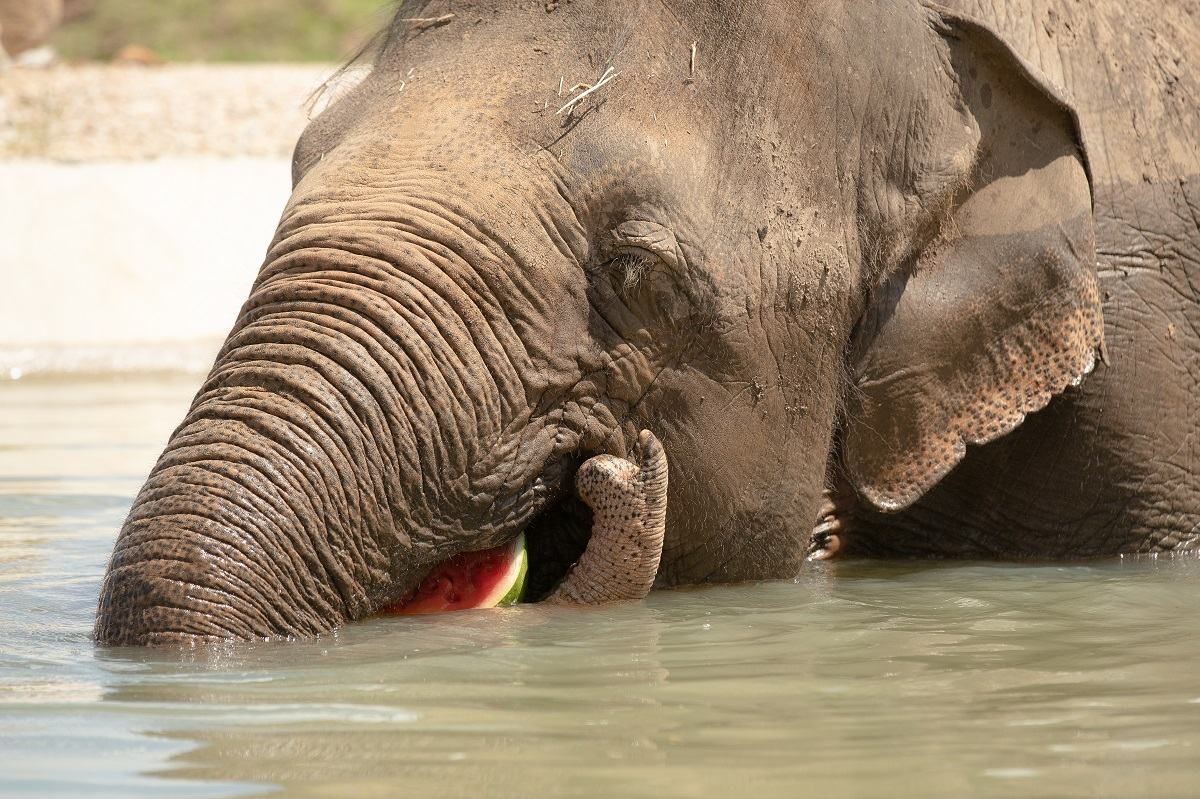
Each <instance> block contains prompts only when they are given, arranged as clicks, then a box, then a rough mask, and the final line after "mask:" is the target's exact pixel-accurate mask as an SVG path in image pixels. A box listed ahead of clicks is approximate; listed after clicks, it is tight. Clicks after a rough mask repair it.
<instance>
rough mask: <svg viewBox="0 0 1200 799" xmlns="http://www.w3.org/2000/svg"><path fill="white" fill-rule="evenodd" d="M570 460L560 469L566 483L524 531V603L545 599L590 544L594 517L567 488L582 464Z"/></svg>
mask: <svg viewBox="0 0 1200 799" xmlns="http://www.w3.org/2000/svg"><path fill="white" fill-rule="evenodd" d="M583 460H584V459H583V458H582V457H578V458H575V459H574V460H573V462H572V463H571V464H570V466H569V468H567V469H565V470H563V471H565V473H566V474H567V475H568V477H569V480H567V481H564V483H565V485H564V486H563V489H562V490H560V491H558V492H556V495H555V496H554V497H553V498H552V499H550V501H549V502H548V503H547V504H546V506H545V507H544V508H542V509H541V510H540V511H539V512H538V513H537V514H536V515H535V516H534V518H533V520H532V521H531V522H530V523H529V525H528V526H526V528H525V548H526V552H527V553H528V557H529V571H528V573H527V575H526V577H525V596H524V601H526V602H539V601H541V600H542V599H545V598H546V597H547V596H548V595H549V594H550V592H551V591H553V590H554V588H555V587H557V586H558V585H559V583H561V582H562V581H563V579H564V578H565V577H566V576H567V573H568V572H569V571H570V570H571V567H572V566H573V565H574V564H576V563H577V562H579V559H580V558H581V557H583V553H584V551H585V550H586V549H587V546H588V543H589V542H590V541H591V537H592V529H593V522H594V516H593V513H592V509H591V508H590V507H588V505H587V503H586V502H584V501H583V500H582V499H581V498H580V497H579V495H578V494H577V493H576V492H575V491H574V490H572V489H571V482H570V480H573V479H574V475H575V474H576V472H577V471H578V469H579V466H580V465H581V464H582V463H583Z"/></svg>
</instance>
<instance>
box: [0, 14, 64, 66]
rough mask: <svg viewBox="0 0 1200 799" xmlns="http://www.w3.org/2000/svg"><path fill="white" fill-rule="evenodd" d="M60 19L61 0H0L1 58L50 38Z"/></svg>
mask: <svg viewBox="0 0 1200 799" xmlns="http://www.w3.org/2000/svg"><path fill="white" fill-rule="evenodd" d="M62 20H63V0H0V62H6V61H7V60H8V58H9V57H14V58H15V57H16V56H19V55H20V54H21V53H23V52H25V51H26V50H32V49H34V48H36V47H41V46H42V45H44V44H46V43H47V42H48V41H50V37H51V36H52V35H53V34H54V32H55V31H56V30H58V26H59V24H61V23H62Z"/></svg>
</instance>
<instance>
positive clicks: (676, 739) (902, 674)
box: [0, 381, 1200, 797]
mask: <svg viewBox="0 0 1200 799" xmlns="http://www.w3.org/2000/svg"><path fill="white" fill-rule="evenodd" d="M191 388H192V387H191V385H190V384H189V383H187V382H181V383H175V382H157V381H156V382H153V383H142V384H128V383H112V382H85V381H77V382H75V383H61V384H54V383H28V384H17V385H14V386H5V387H4V389H3V391H0V436H4V438H2V439H0V520H2V521H0V607H2V608H3V609H4V611H5V612H4V613H3V614H0V641H2V642H3V643H2V644H0V721H3V725H0V794H2V795H4V796H6V797H7V796H10V795H12V796H19V795H35V794H36V795H45V793H46V792H50V793H54V792H57V793H59V794H61V795H76V794H78V793H79V792H80V790H81V788H82V787H84V786H86V787H88V788H89V790H90V791H91V792H92V793H94V794H99V795H112V796H138V795H144V796H161V795H165V794H170V795H184V796H238V795H265V794H267V793H272V792H275V791H278V790H279V789H280V788H282V789H284V792H285V793H286V795H289V796H394V795H397V793H400V792H401V791H403V792H404V793H406V794H407V793H410V792H411V793H435V794H437V795H446V796H457V795H472V796H515V795H527V794H529V795H552V796H652V795H653V796H663V795H669V796H685V797H686V796H722V797H723V796H728V795H739V794H745V793H748V792H753V794H754V795H756V796H795V795H797V793H798V792H801V793H803V795H812V796H823V797H848V796H889V797H903V796H912V797H961V796H985V797H986V796H1011V795H1014V794H1018V793H1019V794H1020V795H1023V796H1024V795H1033V796H1057V797H1074V796H1093V795H1098V794H1099V795H1106V796H1187V795H1191V794H1192V793H1193V792H1194V784H1195V778H1196V774H1197V770H1196V766H1195V763H1196V754H1197V752H1198V751H1200V674H1198V673H1197V670H1196V669H1195V668H1194V667H1193V664H1195V663H1197V662H1200V640H1198V639H1197V636H1196V635H1195V633H1194V627H1195V619H1196V611H1197V609H1200V562H1198V561H1196V560H1192V559H1179V560H1174V561H1168V560H1160V561H1154V560H1144V561H1126V562H1109V563H1101V564H1091V565H1080V566H1064V567H1055V566H1012V565H971V564H966V565H938V564H849V565H846V564H843V565H840V566H837V567H821V568H814V569H812V570H810V571H809V572H807V573H806V574H804V575H802V576H801V578H800V579H798V580H797V581H796V582H795V583H770V584H764V585H748V586H733V587H720V588H711V589H705V590H694V591H680V592H668V593H658V594H654V595H652V596H651V598H650V599H649V600H648V601H647V602H645V603H637V604H628V605H621V606H616V607H609V608H602V609H598V610H588V611H578V610H571V609H564V608H548V607H540V606H525V607H520V608H516V609H511V610H496V611H479V612H469V613H460V614H453V615H447V616H440V617H408V618H406V617H394V618H386V619H376V620H373V621H370V622H368V623H364V624H360V625H355V626H352V627H350V628H347V629H345V630H343V631H341V632H340V633H339V634H338V635H336V636H334V637H331V638H329V639H327V640H322V641H317V642H304V643H293V644H272V645H267V644H260V645H252V646H245V645H242V646H226V647H218V648H214V649H211V650H197V651H192V652H187V653H184V654H183V655H182V656H180V655H179V654H178V653H161V652H145V651H140V650H100V651H96V650H94V649H93V648H92V646H91V644H90V642H89V641H88V637H87V636H88V632H89V630H90V622H91V614H92V611H93V608H94V603H95V597H96V593H97V590H98V582H99V576H100V573H101V571H102V568H103V564H104V559H105V558H106V557H107V554H108V548H109V547H110V545H111V540H112V536H113V535H114V534H115V531H116V528H117V527H118V526H119V524H120V521H121V517H122V515H123V514H124V511H125V508H126V507H127V506H128V502H129V501H130V499H131V498H132V495H133V492H134V491H135V490H136V488H137V485H138V482H139V480H140V477H141V475H142V474H143V473H144V472H145V471H146V470H147V469H148V468H149V466H150V463H151V462H152V460H153V458H154V456H155V454H156V452H157V448H158V447H159V446H160V445H161V441H162V440H163V439H164V438H165V436H166V434H167V432H169V430H170V426H171V425H172V424H173V423H174V422H175V421H176V420H177V418H178V416H179V414H180V413H181V412H182V409H183V406H184V405H186V402H187V399H188V397H189V395H190V391H191ZM14 409H16V410H15V411H14ZM26 417H28V418H26ZM35 425H37V426H43V427H45V428H46V429H47V430H48V431H50V432H47V434H46V439H45V440H42V439H40V438H39V437H38V436H36V435H33V434H28V433H22V432H20V431H28V430H29V429H30V428H31V426H35ZM76 456H78V457H76Z"/></svg>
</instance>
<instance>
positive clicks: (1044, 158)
mask: <svg viewBox="0 0 1200 799" xmlns="http://www.w3.org/2000/svg"><path fill="white" fill-rule="evenodd" d="M963 5H964V7H962V8H959V9H956V10H949V9H945V8H940V7H934V6H928V5H922V4H921V3H918V2H913V1H912V0H854V2H849V1H848V0H847V1H846V2H812V3H795V2H760V3H745V4H742V3H729V2H717V1H716V0H710V1H708V2H693V3H682V2H668V1H666V0H664V1H662V2H659V1H658V0H654V1H653V2H651V1H650V0H646V1H645V2H640V3H630V2H615V0H614V1H613V2H590V3H589V2H574V3H569V4H562V5H561V6H559V7H558V9H557V10H556V11H554V12H553V13H547V12H546V11H545V10H544V7H543V4H541V3H533V4H531V3H516V2H503V1H502V2H492V3H486V4H475V3H470V2H455V3H454V4H453V7H452V8H451V7H450V6H449V5H447V4H442V3H429V4H425V5H418V6H414V5H412V4H409V5H408V6H407V7H406V8H405V9H404V10H402V11H401V13H400V14H399V18H398V19H397V21H396V22H395V23H394V26H393V29H392V35H391V36H390V37H388V39H387V40H386V41H385V42H384V44H383V47H382V51H381V53H380V55H379V56H378V58H377V60H376V67H375V69H374V71H373V72H372V73H371V74H370V76H369V77H368V78H367V79H366V80H365V81H364V82H363V83H362V84H361V85H359V86H357V88H354V89H353V90H352V91H350V92H349V94H347V95H346V96H344V97H342V98H340V99H338V100H337V101H336V102H334V103H333V104H332V105H331V106H330V107H329V108H328V110H326V111H325V112H324V113H323V114H322V115H321V116H320V117H319V118H317V119H316V120H315V121H314V122H313V123H312V124H311V125H310V127H309V129H308V130H307V131H306V132H305V134H304V135H303V137H302V138H301V140H300V142H299V144H298V146H297V149H296V154H295V162H294V177H295V190H294V192H293V195H292V198H291V200H290V202H289V203H288V205H287V208H286V209H285V210H284V214H283V218H282V220H281V222H280V225H279V228H278V230H277V232H276V235H275V239H274V241H273V243H272V245H271V248H270V251H269V252H268V255H267V260H266V263H265V265H264V266H263V268H262V271H261V273H260V275H259V278H258V280H257V281H256V283H255V285H254V288H253V291H252V294H251V297H250V299H249V301H248V302H247V304H246V305H245V306H244V308H243V309H242V312H241V315H240V316H239V318H238V321H237V323H236V325H235V327H234V330H233V332H232V334H231V335H230V338H229V340H228V342H227V343H226V345H225V347H224V348H223V349H222V351H221V353H220V355H219V357H218V359H217V363H216V365H215V366H214V368H213V372H212V374H211V375H210V377H209V378H208V380H207V382H206V383H205V385H204V386H203V387H202V389H201V390H200V393H199V394H198V396H197V398H196V400H195V403H194V405H193V407H192V410H191V411H190V413H189V414H188V416H187V418H186V419H185V420H184V422H183V423H182V425H181V426H180V427H179V429H178V430H177V431H176V432H175V434H174V435H173V437H172V439H171V441H170V443H169V444H168V447H167V450H166V452H165V453H164V454H163V456H162V459H161V460H160V461H159V463H158V465H157V466H156V467H155V469H154V471H153V473H152V474H151V476H150V478H149V479H148V481H147V483H146V486H145V487H144V488H143V490H142V492H141V494H140V495H139V496H138V498H137V501H136V502H135V504H134V507H133V509H132V511H131V513H130V516H129V519H128V521H127V522H126V524H125V527H124V528H123V530H122V532H121V535H120V537H119V539H118V541H117V545H116V549H115V552H114V554H113V560H112V564H111V566H110V570H109V573H108V576H107V578H106V580H105V583H104V587H103V589H102V594H101V598H100V609H99V618H98V622H97V628H96V635H97V639H98V640H100V641H102V642H113V643H180V642H183V643H186V642H190V641H196V640H202V639H205V638H208V637H217V638H220V637H236V638H250V637H266V636H285V635H296V636H304V635H314V634H319V633H322V632H326V631H328V630H330V629H332V628H334V627H336V626H337V625H338V624H341V623H343V622H345V621H346V620H350V619H357V618H361V617H363V616H365V615H367V614H369V613H371V612H372V611H373V610H374V609H376V608H378V607H380V606H381V605H383V604H385V603H388V602H392V601H395V600H396V599H397V598H399V597H401V596H403V595H404V594H405V592H407V591H408V590H409V589H410V588H411V587H412V586H413V585H414V584H415V583H416V582H417V581H418V580H419V579H420V578H421V576H422V575H423V574H425V573H426V572H427V571H428V570H429V569H430V568H431V567H432V566H434V565H435V564H437V563H439V562H440V561H442V560H444V559H445V558H447V557H449V556H451V555H452V554H454V553H457V552H460V551H464V550H476V549H482V548H486V547H490V546H494V545H498V544H500V543H503V542H505V541H508V540H510V539H511V538H512V537H513V536H515V535H516V534H517V533H518V532H519V531H521V530H522V529H527V538H528V540H529V547H530V557H531V580H532V582H533V584H534V588H535V593H538V592H540V593H548V592H550V591H551V590H552V589H553V588H554V585H555V583H556V582H557V580H558V579H559V578H561V577H562V575H563V574H564V573H566V572H567V569H568V567H569V566H570V565H571V564H572V563H573V562H575V561H576V560H577V559H579V558H580V555H581V553H582V552H583V551H584V546H585V544H586V543H587V529H588V525H589V523H590V521H591V519H590V513H589V512H588V511H587V510H586V509H585V508H584V507H583V504H582V503H581V502H579V501H578V500H577V499H576V498H574V496H573V493H572V492H571V491H570V481H571V477H572V475H573V473H574V471H575V470H576V468H577V467H578V466H579V464H580V463H582V462H583V461H584V460H585V459H587V458H589V457H591V456H594V455H598V454H602V453H611V454H612V455H614V456H619V457H626V456H629V454H630V452H631V450H633V449H634V447H633V444H634V441H635V440H636V438H637V434H638V431H639V430H641V429H642V428H646V429H649V430H651V431H653V433H654V434H655V435H656V436H657V438H658V440H659V441H661V443H662V446H663V447H664V448H665V451H666V452H667V453H668V454H669V456H670V473H671V474H670V481H669V489H668V493H667V499H668V505H667V507H668V512H667V518H666V526H665V541H664V544H663V548H662V552H661V564H660V565H659V567H658V570H657V581H656V585H658V586H671V585H679V584H684V583H699V582H707V581H714V582H715V581H730V580H744V579H757V578H776V577H790V576H792V575H794V574H796V573H797V571H798V570H799V569H800V568H801V565H802V562H803V559H804V557H805V555H806V552H807V551H808V550H809V549H810V547H811V546H812V545H813V543H812V538H813V536H812V520H813V519H814V518H815V517H816V515H817V512H818V509H819V508H820V506H821V504H822V498H823V490H824V489H825V487H826V482H827V476H828V479H829V480H830V481H831V482H832V483H833V484H835V485H838V486H840V487H842V488H843V489H844V491H843V493H846V494H853V495H854V496H856V497H857V498H858V502H857V503H843V504H842V505H841V507H850V505H851V504H854V506H855V508H856V509H855V510H854V511H853V512H851V511H846V512H845V513H844V514H843V515H844V516H846V517H847V522H848V524H847V525H846V527H845V529H844V530H843V533H842V535H841V549H842V551H843V552H851V553H859V554H863V553H865V554H873V553H887V552H897V553H910V552H911V553H924V554H974V553H987V554H993V555H1002V556H1011V557H1020V556H1030V555H1042V554H1054V555H1058V556H1081V555H1092V554H1101V553H1116V552H1122V551H1135V550H1140V549H1156V548H1157V549H1171V548H1182V547H1186V546H1194V545H1195V543H1196V535H1195V533H1194V532H1193V531H1194V529H1195V526H1194V525H1195V524H1196V523H1197V521H1200V519H1198V518H1197V511H1198V510H1200V504H1198V503H1197V502H1196V499H1197V497H1196V488H1197V477H1196V470H1195V469H1194V468H1193V466H1194V458H1193V453H1194V451H1195V442H1194V436H1193V431H1194V427H1195V425H1194V420H1195V418H1196V416H1195V414H1194V413H1193V411H1194V410H1195V402H1196V400H1195V398H1194V391H1193V388H1194V380H1195V377H1196V376H1197V375H1198V374H1200V363H1198V360H1200V358H1198V352H1200V346H1198V344H1200V341H1198V340H1197V333H1196V329H1197V328H1196V326H1195V324H1194V323H1195V322H1197V321H1200V320H1197V311H1196V297H1195V292H1194V291H1193V290H1192V288H1191V284H1190V282H1189V274H1194V273H1195V270H1196V268H1197V264H1196V258H1197V253H1198V251H1197V241H1198V239H1200V232H1198V231H1197V227H1196V219H1197V217H1200V214H1196V213H1194V210H1195V209H1196V204H1197V201H1198V197H1197V193H1198V192H1200V187H1198V184H1197V182H1196V177H1195V176H1196V174H1197V173H1198V172H1200V170H1198V169H1197V160H1196V159H1197V153H1200V147H1197V141H1196V138H1195V137H1196V136H1197V135H1198V134H1197V132H1196V131H1197V126H1195V125H1193V124H1191V123H1190V122H1189V120H1192V121H1194V119H1195V108H1196V106H1195V103H1196V99H1197V97H1198V92H1197V88H1196V83H1195V79H1194V78H1193V77H1191V74H1192V73H1191V72H1190V71H1189V70H1188V69H1187V68H1186V63H1185V62H1184V61H1183V60H1182V59H1183V58H1184V54H1185V53H1189V52H1194V51H1195V46H1196V45H1197V44H1200V42H1198V41H1197V35H1196V33H1195V25H1194V21H1189V20H1190V18H1188V17H1187V16H1186V15H1185V14H1184V12H1183V11H1181V10H1179V9H1177V8H1173V7H1172V6H1171V4H1169V3H1168V4H1166V5H1163V4H1157V5H1155V6H1154V7H1153V11H1149V10H1147V11H1146V12H1145V13H1144V14H1143V13H1142V10H1141V8H1140V5H1139V4H1135V5H1136V6H1138V13H1137V14H1134V12H1132V11H1127V10H1123V9H1127V8H1128V7H1129V6H1128V4H1120V5H1119V4H1117V3H1109V2H1105V3H1101V4H1099V7H1098V8H1097V7H1094V5H1093V6H1089V7H1088V8H1087V9H1086V10H1085V9H1084V8H1083V7H1082V6H1081V5H1080V4H1076V3H1067V2H1065V0H1064V2H1062V3H1061V4H1059V5H1055V6H1054V8H1053V9H1051V8H1050V6H1049V5H1046V4H1037V5H1036V6H1033V7H1026V4H1025V3H1020V2H1018V3H1012V4H1008V5H1006V6H1005V7H1004V8H1000V9H994V8H991V7H984V6H979V7H971V8H967V7H965V4H963ZM1150 8H1151V7H1150V6H1147V9H1150ZM1052 10H1053V11H1054V12H1055V13H1053V14H1052V13H1051V11H1052ZM451 11H452V12H453V13H454V15H455V16H454V17H453V19H452V20H450V21H449V22H448V23H447V24H439V25H435V26H430V25H428V24H426V23H422V22H412V21H407V20H406V19H405V18H413V17H419V18H436V17H440V16H442V15H443V14H446V13H450V12H451ZM959 12H969V13H970V15H971V16H970V17H964V16H962V15H961V14H960V13H959ZM1084 14H1086V16H1081V15H1084ZM1031 15H1032V16H1031ZM1030 20H1038V24H1037V25H1033V24H1032V23H1031V22H1030ZM1146 26H1156V27H1157V31H1158V38H1157V39H1152V40H1147V39H1145V38H1144V37H1142V35H1141V32H1140V31H1141V30H1142V29H1143V28H1145V27H1146ZM1051 31H1053V33H1051ZM1058 37H1063V38H1064V39H1065V37H1069V38H1070V39H1071V45H1070V46H1069V47H1067V46H1065V43H1064V46H1062V47H1059V46H1058V45H1057V42H1059V41H1060V38H1058ZM693 42H696V48H695V58H694V62H693V51H692V43H693ZM1176 57H1178V58H1179V59H1180V60H1178V61H1176V60H1173V59H1175V58H1176ZM1071 59H1075V60H1074V61H1072V60H1071ZM693 66H694V70H693ZM608 67H612V68H613V69H614V70H615V71H616V72H617V73H618V74H617V77H616V78H615V79H613V80H611V81H610V82H609V83H607V84H606V85H604V86H602V87H600V88H599V89H598V90H597V91H595V92H594V93H593V94H591V95H590V96H589V97H588V98H585V99H584V100H583V101H582V102H580V103H579V104H578V106H577V107H575V108H573V109H571V110H568V111H564V112H562V113H555V112H556V110H557V109H558V108H559V107H560V106H562V105H563V103H565V102H566V100H567V96H568V94H569V91H567V90H569V89H570V87H571V86H572V85H574V84H576V83H577V82H586V83H592V82H594V81H595V80H596V79H597V78H599V77H600V76H601V75H602V74H604V73H605V71H606V69H607V68H608ZM1047 76H1048V77H1049V78H1050V79H1053V81H1055V82H1057V83H1062V84H1064V85H1065V90H1060V89H1058V88H1056V87H1055V86H1054V85H1053V84H1052V83H1051V82H1050V81H1049V80H1047ZM564 84H565V89H566V90H564V91H563V93H562V95H561V96H560V94H559V88H560V85H564ZM1076 111H1078V114H1079V115H1078V117H1077V116H1076ZM1135 115H1137V116H1135ZM1143 172H1145V175H1146V176H1145V178H1144V179H1143V176H1142V174H1141V173H1143ZM1189 198H1190V203H1191V204H1190V205H1189ZM1093 201H1094V205H1093ZM1097 261H1099V265H1098V266H1097ZM1105 341H1107V349H1105ZM1104 355H1106V356H1107V365H1105V364H1104V363H1103V362H1102V361H1101V356H1104ZM1098 363H1099V365H1097V364H1098ZM1093 367H1095V373H1092V370H1093ZM1077 385H1078V386H1079V387H1074V386H1077ZM1056 396H1057V397H1058V398H1057V399H1056V400H1054V402H1053V403H1052V404H1051V406H1050V407H1049V408H1048V409H1046V410H1041V411H1040V412H1038V411H1039V410H1040V409H1042V408H1043V407H1044V406H1045V405H1046V403H1047V402H1048V401H1050V399H1051V398H1052V397H1056ZM1026 414H1033V415H1032V416H1031V417H1030V418H1029V419H1028V420H1025V416H1026ZM1014 429H1015V430H1016V432H1015V433H1012V432H1011V431H1013V430H1014ZM989 441H990V442H993V443H986V442H989ZM968 444H970V445H971V446H970V447H969V450H970V451H969V454H968V455H967V456H966V462H965V463H962V464H961V465H958V464H959V461H960V460H962V459H963V454H964V452H965V451H967V450H968V446H967V445H968ZM980 445H982V446H980ZM635 459H636V458H635ZM956 465H957V468H955V467H956ZM947 475H949V476H948V477H947ZM943 478H944V479H943ZM871 507H875V508H877V509H879V510H871V509H870V508H871ZM881 510H886V511H888V513H886V514H885V513H882V512H880V511H881ZM851 517H852V518H851ZM594 538H595V537H594ZM585 560H586V559H585ZM609 560H610V562H611V559H609ZM583 564H584V560H580V568H582V566H583ZM577 571H578V569H577V570H575V571H573V572H572V574H575V573H576V572H577Z"/></svg>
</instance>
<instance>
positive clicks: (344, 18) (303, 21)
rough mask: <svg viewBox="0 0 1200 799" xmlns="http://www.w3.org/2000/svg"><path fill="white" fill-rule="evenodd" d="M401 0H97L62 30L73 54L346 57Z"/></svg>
mask: <svg viewBox="0 0 1200 799" xmlns="http://www.w3.org/2000/svg"><path fill="white" fill-rule="evenodd" d="M396 6H397V3H396V2H395V0H97V2H96V7H95V10H94V11H92V12H91V13H90V14H88V15H87V16H86V17H84V18H83V19H80V20H79V21H77V22H74V23H72V24H70V25H68V26H66V27H64V28H63V29H62V30H60V31H59V33H58V36H57V37H56V39H55V45H56V47H57V48H58V51H59V53H60V54H61V55H62V56H63V57H64V58H68V59H85V60H108V59H111V58H112V57H113V56H114V55H115V54H116V53H117V52H118V51H119V50H120V49H121V48H122V47H125V46H126V45H141V46H142V47H148V48H149V49H150V50H152V51H153V52H154V53H155V54H157V55H158V56H159V57H160V58H162V59H164V60H166V61H340V60H342V59H345V58H347V57H349V56H350V55H353V54H354V52H355V51H356V50H357V49H358V48H359V47H360V46H361V45H362V44H363V43H364V42H366V41H367V39H369V38H370V36H371V35H372V34H373V33H374V32H375V31H376V30H378V29H379V28H381V27H382V26H383V24H384V23H385V22H386V20H387V19H389V18H390V16H391V15H392V13H394V11H395V8H396Z"/></svg>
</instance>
